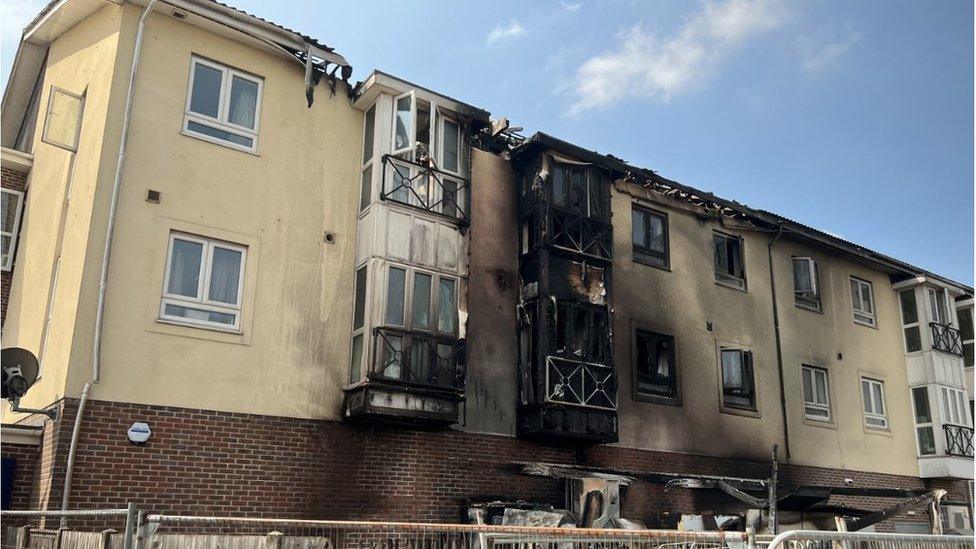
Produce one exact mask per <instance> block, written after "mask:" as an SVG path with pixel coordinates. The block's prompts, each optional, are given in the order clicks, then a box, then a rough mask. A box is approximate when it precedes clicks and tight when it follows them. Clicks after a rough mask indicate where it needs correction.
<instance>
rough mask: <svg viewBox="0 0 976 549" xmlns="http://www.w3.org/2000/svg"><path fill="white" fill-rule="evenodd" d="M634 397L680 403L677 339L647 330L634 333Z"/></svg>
mask: <svg viewBox="0 0 976 549" xmlns="http://www.w3.org/2000/svg"><path fill="white" fill-rule="evenodd" d="M634 347H635V349H634V379H635V384H634V391H635V392H634V394H635V397H636V398H640V397H663V399H666V400H671V401H672V402H674V401H676V400H677V397H678V379H677V372H676V370H675V358H674V338H673V337H671V336H669V335H664V334H656V333H653V332H647V331H644V330H635V333H634Z"/></svg>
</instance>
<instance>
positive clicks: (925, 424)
mask: <svg viewBox="0 0 976 549" xmlns="http://www.w3.org/2000/svg"><path fill="white" fill-rule="evenodd" d="M916 390H921V391H923V392H924V393H925V399H926V405H927V406H928V412H929V418H928V419H929V420H928V421H919V418H918V398H916V396H915V391H916ZM909 394H911V398H912V416H913V417H914V419H915V446H916V450H917V451H918V455H919V456H935V455H938V453H939V439H938V437H937V436H936V434H935V414H933V413H932V399H931V397H929V389H928V387H926V386H925V385H921V386H918V387H912V388H911V389H910V390H909ZM923 429H929V430H930V431H931V433H932V443H933V450H932V452H930V453H923V452H922V437H921V436H919V433H920V432H921V431H922V430H923Z"/></svg>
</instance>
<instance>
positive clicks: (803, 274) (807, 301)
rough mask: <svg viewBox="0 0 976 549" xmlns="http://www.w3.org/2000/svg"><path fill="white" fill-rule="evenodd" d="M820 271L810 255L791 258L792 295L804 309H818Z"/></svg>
mask: <svg viewBox="0 0 976 549" xmlns="http://www.w3.org/2000/svg"><path fill="white" fill-rule="evenodd" d="M819 278H820V271H819V269H818V267H817V262H816V261H814V260H813V258H810V257H794V258H793V295H794V297H795V299H796V304H797V305H799V306H800V307H803V308H805V309H813V310H815V311H819V310H820V280H819Z"/></svg>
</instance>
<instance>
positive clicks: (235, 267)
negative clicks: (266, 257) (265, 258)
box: [159, 232, 247, 331]
mask: <svg viewBox="0 0 976 549" xmlns="http://www.w3.org/2000/svg"><path fill="white" fill-rule="evenodd" d="M246 255H247V248H246V247H244V246H240V245H237V244H230V243H227V242H222V241H218V240H211V239H208V238H202V237H199V236H191V235H188V234H184V233H175V232H174V233H171V234H170V239H169V252H168V253H167V255H166V277H165V280H164V282H163V298H162V304H161V305H160V311H159V317H160V319H162V320H166V321H170V322H177V323H181V324H192V325H196V326H203V327H208V328H217V329H224V330H233V331H237V330H240V327H241V303H242V302H243V293H244V262H245V259H246Z"/></svg>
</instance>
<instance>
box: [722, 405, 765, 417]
mask: <svg viewBox="0 0 976 549" xmlns="http://www.w3.org/2000/svg"><path fill="white" fill-rule="evenodd" d="M720 411H721V412H722V413H723V414H729V415H733V416H742V417H751V418H759V417H760V415H759V410H758V409H757V408H746V407H741V406H735V405H731V404H725V403H722V405H721V410H720Z"/></svg>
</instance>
